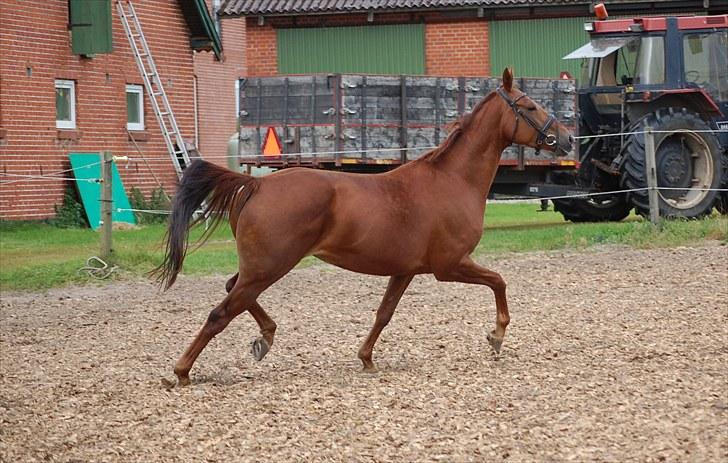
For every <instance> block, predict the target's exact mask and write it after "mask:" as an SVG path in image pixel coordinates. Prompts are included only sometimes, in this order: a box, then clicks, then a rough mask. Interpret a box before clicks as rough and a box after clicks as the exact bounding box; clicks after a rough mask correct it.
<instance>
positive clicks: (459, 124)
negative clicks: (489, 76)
mask: <svg viewBox="0 0 728 463" xmlns="http://www.w3.org/2000/svg"><path fill="white" fill-rule="evenodd" d="M494 95H495V92H490V93H489V94H488V95H486V97H485V98H483V99H482V100H480V102H479V103H478V104H477V105H475V107H474V108H473V110H472V111H470V112H469V113H466V114H463V115H462V116H460V118H459V119H458V120H456V121H455V122H453V123H452V124H450V133H449V134H448V136H447V138H446V139H445V141H444V142H442V144H440V146H438V147H437V148H435V149H433V150H431V151H428V152H427V153H425V154H423V155H422V156H420V160H422V161H424V162H434V161H436V160H437V159H438V158H439V157H440V155H441V154H442V153H444V152H446V151H447V150H449V149H450V147H452V145H453V144H454V143H455V142H456V141H457V140H458V138H460V135H462V133H463V131H464V130H467V129H468V127H470V124H472V122H473V119H474V118H475V115H476V114H477V113H478V112H480V110H481V109H482V108H483V106H485V103H487V102H488V101H490V100H491V99H492V98H493V96H494Z"/></svg>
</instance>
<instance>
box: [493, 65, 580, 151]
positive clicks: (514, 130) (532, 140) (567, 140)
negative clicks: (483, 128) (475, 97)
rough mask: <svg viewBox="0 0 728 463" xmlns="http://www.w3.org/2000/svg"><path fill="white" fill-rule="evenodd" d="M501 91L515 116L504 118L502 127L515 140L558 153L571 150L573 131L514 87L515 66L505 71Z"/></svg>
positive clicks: (510, 112) (509, 138) (505, 134)
mask: <svg viewBox="0 0 728 463" xmlns="http://www.w3.org/2000/svg"><path fill="white" fill-rule="evenodd" d="M497 92H498V95H500V96H501V98H502V99H503V101H504V102H505V104H506V105H507V106H508V107H510V110H509V111H508V113H509V114H510V116H511V117H504V118H503V123H502V124H501V128H502V130H503V134H504V136H505V137H507V139H508V140H510V141H511V143H515V144H518V145H525V146H530V147H531V148H536V149H537V150H541V149H542V150H545V151H551V152H553V153H555V154H556V155H557V156H565V155H567V154H568V153H569V152H571V150H572V149H573V144H574V137H573V136H572V135H571V132H570V131H569V130H568V129H567V128H566V127H564V126H563V125H561V123H560V122H559V121H557V120H556V117H554V116H553V115H551V114H548V113H547V112H546V110H544V109H543V108H542V107H541V106H540V105H539V104H538V103H536V102H535V101H533V100H532V99H530V98H529V97H528V95H526V94H525V93H523V92H521V91H520V90H518V89H517V88H514V87H513V71H512V70H511V69H509V68H506V69H505V70H504V71H503V86H501V87H500V88H498V90H497ZM521 122H523V123H521Z"/></svg>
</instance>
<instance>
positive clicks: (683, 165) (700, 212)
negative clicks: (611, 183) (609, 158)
mask: <svg viewBox="0 0 728 463" xmlns="http://www.w3.org/2000/svg"><path fill="white" fill-rule="evenodd" d="M648 126H649V127H652V129H653V130H654V131H655V134H654V141H655V166H656V168H657V186H658V187H661V188H666V189H664V190H659V192H658V198H659V208H660V216H662V217H679V218H688V219H692V218H697V217H702V216H704V215H707V214H710V212H711V210H712V209H713V205H714V204H715V202H716V199H717V197H718V192H717V191H708V190H707V189H713V190H715V189H717V188H718V187H719V185H720V182H721V177H722V170H723V169H722V163H721V155H720V148H719V146H720V145H719V144H718V140H717V138H716V137H715V135H714V134H713V133H710V132H708V131H709V130H710V129H711V128H710V126H709V125H708V124H707V123H705V121H703V120H702V119H701V118H700V117H699V116H698V115H697V114H694V113H691V112H688V111H687V110H686V109H685V108H682V109H679V108H664V109H660V110H658V111H657V112H655V113H652V114H648V115H647V116H645V117H643V118H642V119H640V120H639V121H637V122H636V123H635V124H633V125H632V131H637V132H639V131H642V130H644V128H645V127H648ZM689 131H693V132H689ZM622 153H623V156H624V167H623V170H622V185H623V186H624V187H625V188H627V189H633V188H635V189H636V188H642V190H639V191H635V192H632V193H631V194H630V199H631V201H632V204H633V205H634V207H635V209H636V210H637V212H638V213H640V214H641V215H643V216H649V213H650V205H649V199H648V193H647V190H646V189H645V188H647V168H646V164H645V136H644V134H643V133H636V134H634V135H630V136H629V137H628V138H627V141H626V143H625V145H624V148H623V150H622ZM690 188H696V189H695V190H690ZM700 189H706V190H700Z"/></svg>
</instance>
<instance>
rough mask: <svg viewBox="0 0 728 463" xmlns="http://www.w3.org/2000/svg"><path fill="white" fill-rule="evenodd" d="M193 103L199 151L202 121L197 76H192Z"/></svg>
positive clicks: (196, 140)
mask: <svg viewBox="0 0 728 463" xmlns="http://www.w3.org/2000/svg"><path fill="white" fill-rule="evenodd" d="M192 104H193V107H194V113H195V148H197V151H199V150H200V121H199V116H200V114H199V108H198V105H197V76H196V75H193V76H192Z"/></svg>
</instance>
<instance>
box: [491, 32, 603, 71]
mask: <svg viewBox="0 0 728 463" xmlns="http://www.w3.org/2000/svg"><path fill="white" fill-rule="evenodd" d="M593 19H594V18H555V19H527V20H518V21H491V22H490V25H489V35H490V44H489V46H490V70H491V74H492V75H494V76H499V75H501V73H502V72H503V69H504V68H506V67H508V66H513V71H514V72H515V74H516V76H517V77H548V78H555V77H559V74H560V73H561V71H568V72H569V73H570V74H571V76H572V77H574V78H579V77H580V76H581V69H580V66H581V62H580V61H579V60H562V59H561V58H562V57H563V56H564V55H567V54H568V53H570V52H571V51H573V50H575V49H577V48H578V47H580V46H582V45H584V44H585V43H586V42H588V41H589V35H588V34H587V33H586V32H585V31H584V23H585V22H588V21H593Z"/></svg>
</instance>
